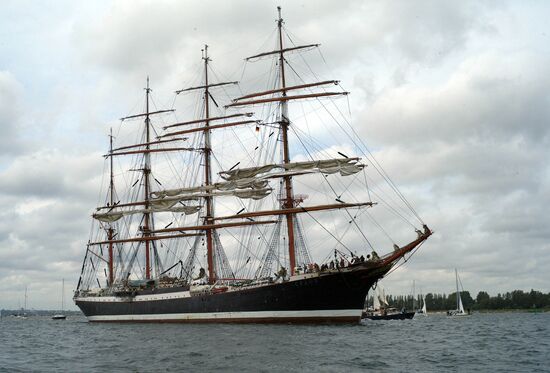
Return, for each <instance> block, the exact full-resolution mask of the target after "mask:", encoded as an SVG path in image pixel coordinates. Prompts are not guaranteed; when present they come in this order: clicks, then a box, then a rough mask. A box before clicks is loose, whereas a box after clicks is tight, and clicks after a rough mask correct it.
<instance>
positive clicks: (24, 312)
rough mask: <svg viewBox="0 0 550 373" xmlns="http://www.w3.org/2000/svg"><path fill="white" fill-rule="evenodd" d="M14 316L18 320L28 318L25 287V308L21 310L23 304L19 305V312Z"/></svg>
mask: <svg viewBox="0 0 550 373" xmlns="http://www.w3.org/2000/svg"><path fill="white" fill-rule="evenodd" d="M12 316H14V317H16V318H18V319H26V318H27V316H28V315H27V287H26V286H25V303H24V306H23V308H21V303H19V312H17V313H15V314H13V315H12Z"/></svg>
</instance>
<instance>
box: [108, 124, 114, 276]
mask: <svg viewBox="0 0 550 373" xmlns="http://www.w3.org/2000/svg"><path fill="white" fill-rule="evenodd" d="M112 153H113V129H112V128H111V132H110V135H109V154H112ZM110 158H111V159H110V175H109V205H110V206H113V204H114V203H115V192H114V191H115V183H114V177H113V157H110ZM107 237H108V238H109V286H113V281H114V273H113V243H112V242H111V241H112V240H113V223H111V224H109V230H108V231H107Z"/></svg>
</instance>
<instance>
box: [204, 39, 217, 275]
mask: <svg viewBox="0 0 550 373" xmlns="http://www.w3.org/2000/svg"><path fill="white" fill-rule="evenodd" d="M202 59H203V60H204V118H205V119H206V121H205V122H204V127H205V130H204V183H205V185H210V184H211V183H212V181H211V176H212V175H211V173H212V170H211V166H210V155H211V152H212V149H211V143H210V129H209V128H208V127H209V126H210V121H209V120H208V119H209V118H210V106H209V101H210V92H208V61H209V58H208V45H205V46H204V55H203V57H202ZM213 218H214V216H213V206H212V196H210V195H207V196H206V217H205V219H204V224H205V225H208V224H212V222H213ZM212 235H213V230H212V229H208V230H207V231H206V257H207V261H208V281H209V283H211V284H212V283H214V282H215V273H214V244H213V240H212Z"/></svg>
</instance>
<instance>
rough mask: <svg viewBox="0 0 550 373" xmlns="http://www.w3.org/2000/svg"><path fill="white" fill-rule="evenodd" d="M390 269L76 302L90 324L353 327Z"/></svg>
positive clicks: (362, 268)
mask: <svg viewBox="0 0 550 373" xmlns="http://www.w3.org/2000/svg"><path fill="white" fill-rule="evenodd" d="M390 267H391V266H384V267H382V268H381V267H378V268H372V267H371V268H369V266H368V265H367V264H366V263H365V264H360V265H358V266H355V267H353V268H349V267H348V268H345V269H343V270H341V271H330V272H317V273H312V274H306V275H302V276H296V277H294V278H291V280H290V281H285V282H282V283H271V284H267V285H261V286H257V287H246V288H242V289H238V290H234V289H231V290H228V291H226V292H223V293H217V294H213V293H208V294H200V295H197V294H195V295H193V294H192V292H189V290H188V289H186V288H181V287H180V288H171V289H169V290H168V289H164V290H162V291H160V289H155V290H152V291H151V290H149V291H147V292H144V293H139V292H138V293H137V294H136V295H132V296H126V297H124V296H96V297H91V296H87V297H76V298H75V302H76V304H77V305H78V307H80V309H81V310H82V312H84V314H85V315H86V316H87V317H88V320H89V321H92V322H202V323H204V322H239V323H245V322H254V323H281V322H282V323H288V322H299V323H319V322H340V323H358V322H359V321H360V319H361V313H362V309H363V304H364V301H365V297H366V295H367V292H368V290H369V289H370V287H371V286H372V285H373V284H374V283H375V282H376V281H378V280H379V279H380V278H381V277H383V276H384V274H385V273H386V272H387V271H388V270H389V269H390Z"/></svg>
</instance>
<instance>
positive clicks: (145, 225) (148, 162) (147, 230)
mask: <svg viewBox="0 0 550 373" xmlns="http://www.w3.org/2000/svg"><path fill="white" fill-rule="evenodd" d="M150 93H151V88H149V77H147V88H145V144H146V145H145V150H149V149H150V146H149V143H150V142H151V134H150V125H151V120H150V119H149V114H150V113H149V94H150ZM111 158H112V157H111ZM144 159H145V164H144V167H143V178H144V185H145V187H144V201H145V209H146V210H148V209H149V192H150V191H149V189H150V184H149V177H150V174H151V154H150V153H149V152H146V153H144ZM150 218H151V216H150V213H149V212H145V213H144V214H143V237H149V236H150V235H151V233H150V224H149V221H150ZM145 278H146V279H147V280H149V279H150V278H151V247H150V241H149V240H146V241H145Z"/></svg>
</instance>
